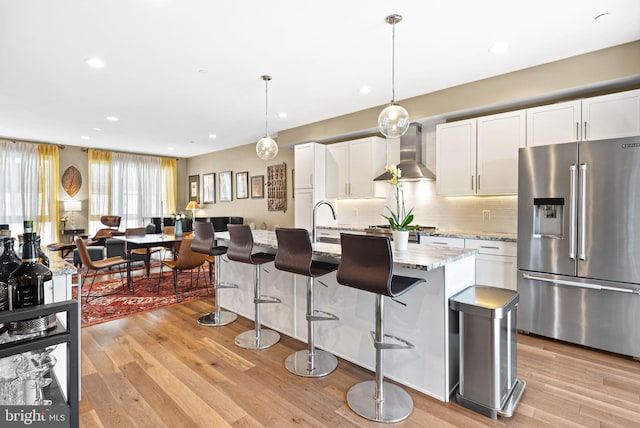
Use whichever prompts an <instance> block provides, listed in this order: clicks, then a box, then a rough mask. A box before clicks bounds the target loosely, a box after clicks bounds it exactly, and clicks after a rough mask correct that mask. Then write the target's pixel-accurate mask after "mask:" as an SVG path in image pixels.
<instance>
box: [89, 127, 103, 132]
mask: <svg viewBox="0 0 640 428" xmlns="http://www.w3.org/2000/svg"><path fill="white" fill-rule="evenodd" d="M91 129H92V130H94V131H96V132H100V131H102V128H91Z"/></svg>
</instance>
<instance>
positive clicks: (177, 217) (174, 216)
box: [170, 211, 187, 220]
mask: <svg viewBox="0 0 640 428" xmlns="http://www.w3.org/2000/svg"><path fill="white" fill-rule="evenodd" d="M170 217H171V218H172V219H173V220H184V219H185V218H187V216H186V214H185V213H183V212H182V211H180V212H178V213H173V214H171V216H170Z"/></svg>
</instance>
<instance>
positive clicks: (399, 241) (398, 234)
mask: <svg viewBox="0 0 640 428" xmlns="http://www.w3.org/2000/svg"><path fill="white" fill-rule="evenodd" d="M407 245H409V231H408V230H394V231H393V249H394V250H395V251H407Z"/></svg>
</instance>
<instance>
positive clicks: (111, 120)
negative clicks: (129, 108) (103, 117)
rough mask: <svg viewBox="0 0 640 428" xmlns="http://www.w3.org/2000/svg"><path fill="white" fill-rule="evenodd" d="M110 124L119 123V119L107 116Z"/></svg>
mask: <svg viewBox="0 0 640 428" xmlns="http://www.w3.org/2000/svg"><path fill="white" fill-rule="evenodd" d="M107 120H108V121H109V122H117V121H118V120H119V119H118V118H117V117H115V116H107Z"/></svg>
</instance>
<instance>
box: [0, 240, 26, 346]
mask: <svg viewBox="0 0 640 428" xmlns="http://www.w3.org/2000/svg"><path fill="white" fill-rule="evenodd" d="M7 230H8V229H7ZM0 239H2V241H3V242H2V244H3V245H2V246H3V248H4V250H3V252H2V255H0V311H7V310H9V278H10V276H11V275H12V274H13V273H14V272H15V271H16V270H17V269H18V268H19V267H20V265H21V264H22V262H21V261H20V258H19V257H18V255H17V254H16V252H15V251H14V249H13V246H14V242H15V239H14V238H12V237H11V236H1V237H0ZM5 331H7V326H6V325H5V324H0V334H2V333H4V332H5Z"/></svg>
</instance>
